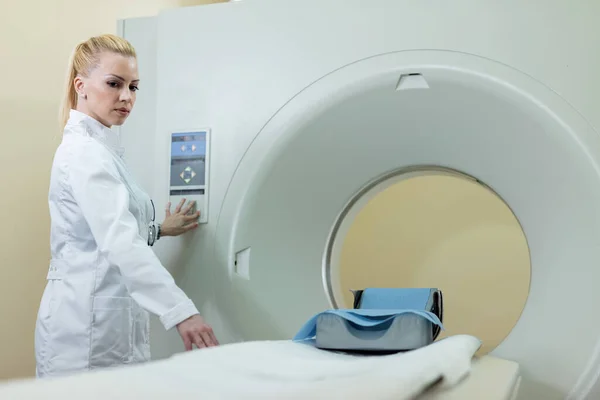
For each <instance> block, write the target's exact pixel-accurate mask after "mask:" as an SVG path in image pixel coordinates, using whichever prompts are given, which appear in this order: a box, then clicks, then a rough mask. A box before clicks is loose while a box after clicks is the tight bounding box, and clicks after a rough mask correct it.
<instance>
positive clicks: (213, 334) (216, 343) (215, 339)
mask: <svg viewBox="0 0 600 400" xmlns="http://www.w3.org/2000/svg"><path fill="white" fill-rule="evenodd" d="M210 336H212V338H213V341H214V342H215V345H217V346H218V345H219V344H220V343H219V341H218V340H217V337H216V336H215V333H214V332H213V331H212V329H211V331H210Z"/></svg>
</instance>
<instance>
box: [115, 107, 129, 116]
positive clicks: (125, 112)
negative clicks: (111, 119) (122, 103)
mask: <svg viewBox="0 0 600 400" xmlns="http://www.w3.org/2000/svg"><path fill="white" fill-rule="evenodd" d="M116 111H117V112H118V113H119V114H121V115H123V116H126V115H129V110H128V109H126V108H118V109H117V110H116Z"/></svg>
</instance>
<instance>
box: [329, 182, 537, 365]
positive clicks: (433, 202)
mask: <svg viewBox="0 0 600 400" xmlns="http://www.w3.org/2000/svg"><path fill="white" fill-rule="evenodd" d="M330 267H331V268H330V270H329V273H328V274H326V276H327V278H326V279H328V280H329V281H330V282H328V287H329V288H331V291H332V293H330V296H331V297H332V300H333V303H334V304H335V305H336V306H337V307H340V308H352V299H353V297H352V293H351V290H353V289H363V288H366V287H408V288H414V287H436V288H438V289H440V290H441V291H442V292H443V296H444V328H445V331H443V332H442V334H441V335H440V336H439V338H438V339H441V338H443V337H446V336H451V335H456V334H470V335H473V336H476V337H478V338H479V339H481V340H482V342H483V345H482V347H481V349H480V350H479V352H478V354H479V355H482V354H486V353H488V352H490V351H492V350H493V349H494V348H495V347H496V346H498V345H499V344H500V343H501V342H502V341H503V340H504V338H506V336H507V335H508V334H509V333H510V331H511V330H512V329H513V327H514V326H515V324H516V322H517V320H518V319H519V317H520V315H521V313H522V311H523V308H524V306H525V302H526V301H527V296H528V293H529V285H530V280H531V264H530V255H529V248H528V245H527V240H526V238H525V234H524V233H523V230H522V229H521V226H520V224H519V222H518V220H517V218H516V217H515V215H514V214H513V213H512V211H511V210H510V208H509V207H508V205H507V204H506V203H505V202H504V201H503V200H502V199H501V198H500V197H499V196H498V195H497V194H496V193H494V192H493V191H492V190H491V189H490V188H488V187H486V186H484V185H483V184H481V183H479V182H477V181H476V180H475V179H471V178H470V177H466V176H464V175H462V174H459V173H455V172H452V171H419V172H412V173H408V174H406V173H405V174H402V175H396V176H395V177H393V178H389V179H386V180H385V181H384V182H381V183H379V184H378V185H377V186H375V187H374V188H372V189H371V190H369V191H368V192H367V193H366V194H364V195H362V196H360V197H359V198H358V199H356V201H355V203H353V205H352V206H351V207H350V208H349V209H348V210H347V213H346V214H345V217H344V219H343V220H342V222H341V224H340V226H339V228H338V232H337V233H336V235H335V236H334V237H333V250H332V258H331V262H330Z"/></svg>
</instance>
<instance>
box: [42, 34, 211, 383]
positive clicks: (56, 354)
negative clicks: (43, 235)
mask: <svg viewBox="0 0 600 400" xmlns="http://www.w3.org/2000/svg"><path fill="white" fill-rule="evenodd" d="M138 84H139V78H138V69H137V63H136V53H135V50H134V48H133V47H132V46H131V44H129V43H128V42H127V41H126V40H124V39H122V38H119V37H117V36H113V35H102V36H98V37H93V38H91V39H89V40H87V41H85V42H83V43H81V44H79V45H78V46H77V47H76V48H75V51H74V53H73V55H72V58H71V60H70V64H69V71H68V79H67V87H66V93H65V99H64V104H63V111H62V114H63V115H62V124H63V128H64V133H63V139H62V143H61V144H60V146H59V147H58V149H57V151H56V154H55V158H54V162H53V166H52V173H51V178H50V192H49V205H50V216H51V255H52V260H51V262H50V271H49V273H48V282H47V286H46V289H45V291H44V295H43V297H42V301H41V305H40V310H39V313H38V319H37V324H36V334H35V350H36V362H37V375H38V376H39V377H45V376H52V375H60V374H66V373H72V372H76V371H84V370H90V369H96V368H103V367H109V366H116V365H123V364H131V363H138V362H144V361H147V360H149V359H150V343H149V314H148V311H149V312H152V313H154V314H156V315H158V316H159V317H160V320H161V322H162V323H163V325H164V327H165V328H166V329H167V330H168V329H171V328H173V327H177V330H178V332H179V334H180V335H181V338H182V339H183V342H184V344H185V348H186V349H187V350H191V349H192V344H195V345H196V346H197V347H198V348H201V347H208V346H215V345H217V344H218V342H217V340H216V338H215V337H214V335H213V333H212V329H211V327H210V326H209V325H208V324H206V322H205V321H204V320H203V318H202V317H201V316H200V315H199V313H198V310H197V309H196V307H195V306H194V304H193V303H192V301H191V300H190V299H189V298H188V297H187V296H186V295H185V294H184V293H183V291H182V290H181V289H180V288H179V287H177V285H176V284H175V282H174V280H173V278H172V277H171V275H170V274H169V273H168V271H167V270H166V269H165V268H164V267H163V266H162V265H161V263H160V261H159V260H158V258H157V257H156V256H155V255H154V253H153V251H152V250H151V248H150V247H149V243H154V241H155V240H156V239H158V238H160V237H161V236H177V235H181V234H183V233H184V232H187V231H190V230H192V229H194V228H196V227H197V226H198V224H197V219H198V217H199V213H195V214H193V215H191V216H190V215H188V213H189V211H190V209H191V208H190V207H191V205H188V206H187V207H184V208H182V206H183V203H184V202H182V203H180V204H179V205H178V206H177V207H176V209H175V211H174V213H173V214H171V212H170V205H169V206H168V207H167V210H166V218H165V220H164V223H163V224H162V225H160V226H159V227H158V229H151V228H154V227H153V226H151V225H150V224H151V219H152V217H153V205H152V203H151V201H150V198H149V197H148V195H147V194H146V193H144V192H143V191H142V190H141V189H140V187H139V186H137V184H136V183H135V181H134V180H133V179H132V177H131V176H130V174H129V172H128V171H127V168H126V166H125V164H124V162H123V160H122V155H123V151H122V148H121V147H120V144H119V137H118V135H117V134H116V133H115V132H113V131H111V130H110V127H111V126H113V125H121V124H123V123H124V122H125V120H126V119H127V117H128V116H129V114H130V113H131V110H132V108H133V106H134V104H135V99H136V92H137V90H138ZM154 231H156V233H152V232H154ZM150 235H155V236H153V237H150Z"/></svg>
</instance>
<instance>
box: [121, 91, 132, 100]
mask: <svg viewBox="0 0 600 400" xmlns="http://www.w3.org/2000/svg"><path fill="white" fill-rule="evenodd" d="M120 97H121V98H120V100H121V101H130V100H131V93H130V92H129V90H122V91H121V96H120Z"/></svg>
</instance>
